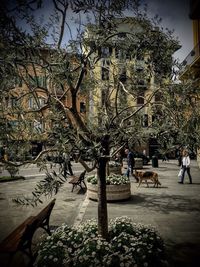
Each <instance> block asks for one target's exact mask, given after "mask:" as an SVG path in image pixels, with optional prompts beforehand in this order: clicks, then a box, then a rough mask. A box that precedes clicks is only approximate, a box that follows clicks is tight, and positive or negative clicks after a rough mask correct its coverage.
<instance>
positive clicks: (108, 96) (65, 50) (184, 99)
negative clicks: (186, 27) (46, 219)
mask: <svg viewBox="0 0 200 267" xmlns="http://www.w3.org/2000/svg"><path fill="white" fill-rule="evenodd" d="M48 3H49V6H48V12H47V11H46V12H45V13H44V12H43V11H44V9H45V8H47V6H46V2H45V1H42V0H37V1H36V0H35V1H16V3H15V4H11V5H9V4H8V3H6V2H5V1H3V2H2V3H1V13H0V20H1V23H0V37H1V42H0V77H1V84H0V99H1V106H0V127H1V129H3V130H1V135H0V140H1V144H6V145H7V146H8V153H9V155H10V160H9V161H8V162H4V163H6V164H10V165H13V166H20V165H22V164H28V163H38V164H42V166H43V168H45V165H46V164H47V163H48V162H47V156H49V155H50V154H52V153H54V152H56V153H58V154H59V155H62V154H63V153H64V152H65V153H68V154H70V155H71V154H73V153H74V152H77V151H79V161H80V162H81V163H82V164H83V166H84V168H86V170H87V171H90V170H92V169H94V168H97V169H98V174H99V177H100V178H99V179H100V181H101V182H102V183H101V185H102V187H101V189H100V192H101V194H104V195H103V198H102V199H103V201H102V202H101V201H100V204H102V206H101V208H102V207H103V209H104V212H107V211H106V205H105V203H106V201H105V199H106V195H105V190H104V189H105V187H104V185H105V183H104V182H105V169H104V168H105V163H106V161H107V160H108V158H109V156H111V155H110V154H111V153H110V150H112V151H114V153H116V151H118V150H119V149H120V148H122V147H123V146H125V145H135V144H140V143H141V142H142V141H144V140H148V138H149V137H150V136H154V137H157V138H158V140H159V141H160V142H161V144H163V146H164V147H165V146H166V144H167V146H173V145H174V144H184V145H185V144H187V145H192V146H194V145H195V146H196V147H197V146H199V111H198V109H196V105H197V102H195V103H194V102H193V96H194V95H195V99H198V93H199V92H198V90H199V89H197V88H196V87H194V86H193V83H192V82H191V83H190V84H189V85H182V84H171V83H172V80H171V79H172V76H173V73H172V67H173V64H174V62H173V58H172V54H173V53H174V52H175V51H176V49H178V48H179V42H178V40H177V39H176V38H175V37H174V36H173V32H172V31H170V30H164V29H163V28H162V27H161V26H160V22H161V20H160V18H159V17H158V16H155V17H154V18H152V19H149V18H148V16H147V9H146V7H144V8H141V3H140V1H137V0H135V1H126V0H124V1H114V0H113V1H105V0H99V1H96V0H84V1H81V0H79V1H67V0H52V1H50V2H48ZM127 9H129V11H131V12H132V13H131V15H132V16H133V18H127V17H126V13H125V11H126V10H127ZM42 13H44V15H43V16H42V15H41V14H42ZM119 21H120V23H124V22H127V21H128V24H129V26H130V29H131V30H129V31H127V32H126V31H124V30H118V25H119V24H118V22H119ZM138 25H140V29H142V30H136V31H135V29H136V28H137V27H139V26H138ZM85 26H87V27H85ZM88 30H89V33H92V34H89V35H86V32H87V31H88ZM113 46H114V47H115V51H123V53H124V55H125V57H126V58H125V59H123V66H122V67H123V68H125V69H126V67H127V59H131V58H138V60H140V59H142V58H143V59H144V58H145V60H144V62H143V63H144V66H145V68H144V69H143V71H140V72H136V71H135V70H134V66H132V71H131V66H129V69H130V71H129V73H127V74H126V76H123V75H124V70H125V69H123V68H121V69H120V67H119V64H117V63H116V62H115V63H113V62H112V61H110V63H109V64H112V67H113V68H112V72H111V73H110V77H112V79H111V80H106V81H104V82H102V80H101V79H100V78H99V77H97V76H95V68H96V67H97V66H99V65H98V64H99V62H101V60H102V59H103V58H104V55H103V54H102V50H101V49H102V47H108V48H109V47H110V48H111V47H113ZM146 55H148V56H146ZM130 62H131V61H130ZM119 70H120V71H121V72H119ZM152 78H153V79H154V81H155V83H154V86H153V87H152V88H151V90H150V91H149V93H148V95H147V96H146V97H145V99H144V101H143V104H142V105H139V106H138V105H136V104H135V103H136V100H137V97H138V94H140V95H142V94H143V93H144V88H143V87H140V86H138V80H141V79H148V83H149V82H150V80H151V79H152ZM128 81H129V82H128ZM136 81H137V82H136ZM96 88H99V89H100V88H102V92H103V91H104V98H103V97H102V95H101V96H100V95H99V94H98V92H97V90H96ZM183 92H184V93H183ZM158 93H160V94H161V95H162V98H161V101H160V102H159V101H157V102H155V101H153V100H154V98H155V96H156V94H158ZM91 96H92V97H93V99H98V98H102V99H103V101H102V103H101V104H100V102H98V104H96V106H95V105H94V106H95V109H96V112H94V113H93V114H91V113H90V110H89V108H90V107H91V106H90V105H91V103H90V99H91ZM141 97H142V96H141ZM82 99H84V100H86V102H85V104H86V106H85V107H86V114H87V116H85V111H84V112H81V111H80V109H79V106H78V103H80V102H81V100H82ZM195 101H196V100H195ZM191 103H192V105H193V107H195V111H193V112H190V111H188V107H191ZM146 108H150V109H151V114H152V115H153V116H154V121H152V122H151V123H150V124H149V125H148V126H147V127H146V128H144V127H143V126H142V123H141V121H142V120H143V114H144V112H143V111H144V110H145V109H146ZM88 114H89V115H92V117H91V116H90V119H89V120H88V119H87V117H89V116H88ZM191 122H192V123H191ZM191 133H192V136H191ZM164 140H166V142H164ZM33 141H37V142H39V143H42V144H43V149H42V151H41V152H40V153H39V155H37V156H36V157H35V158H34V159H27V154H29V153H30V150H31V142H33ZM88 148H89V149H88ZM85 149H87V150H88V151H89V153H90V156H91V157H92V158H93V159H94V166H93V167H92V168H91V167H89V166H87V164H86V163H85V162H83V159H82V154H83V152H84V150H85ZM39 162H40V163H39ZM102 166H103V167H102ZM101 167H102V168H101ZM63 182H64V180H63V178H62V176H61V174H56V173H54V174H53V175H52V174H50V173H49V172H48V169H47V177H46V178H45V180H43V181H41V182H40V183H39V184H38V185H37V186H36V188H35V191H34V192H33V198H32V200H31V201H32V203H37V201H42V200H41V195H42V194H44V195H47V194H48V193H50V194H52V193H56V192H57V191H58V189H59V186H61V185H62V184H63ZM47 185H48V186H47ZM44 186H45V187H46V189H45V190H43V187H44ZM102 188H103V190H102ZM47 189H48V190H47ZM100 198H101V196H100ZM26 200H27V201H28V203H29V202H30V199H27V198H26ZM18 202H23V203H25V200H20V201H19V200H18ZM101 208H100V210H101ZM102 214H104V215H105V213H102ZM105 218H106V216H104V218H102V220H104V219H105ZM106 220H107V219H106ZM104 227H105V225H104ZM102 231H103V230H102Z"/></svg>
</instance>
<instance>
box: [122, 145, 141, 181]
mask: <svg viewBox="0 0 200 267" xmlns="http://www.w3.org/2000/svg"><path fill="white" fill-rule="evenodd" d="M125 154H126V155H127V165H128V168H127V172H126V176H127V177H129V176H130V174H131V175H132V176H134V177H135V179H136V181H137V182H138V178H137V177H136V176H135V175H133V169H134V166H135V159H134V154H133V152H132V151H130V150H129V149H128V148H127V149H125Z"/></svg>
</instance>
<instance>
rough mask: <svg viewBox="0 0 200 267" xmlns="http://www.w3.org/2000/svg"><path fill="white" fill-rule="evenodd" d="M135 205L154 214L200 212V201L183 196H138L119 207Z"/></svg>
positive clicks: (121, 203) (146, 194)
mask: <svg viewBox="0 0 200 267" xmlns="http://www.w3.org/2000/svg"><path fill="white" fill-rule="evenodd" d="M125 204H133V205H137V207H141V208H146V209H148V210H149V211H152V212H162V213H163V214H169V213H171V212H176V211H178V212H200V200H199V199H191V197H187V196H183V195H173V196H172V195H158V196H157V195H152V194H148V193H145V194H141V193H140V194H137V195H132V196H131V198H130V199H129V200H126V201H123V202H119V203H118V205H125Z"/></svg>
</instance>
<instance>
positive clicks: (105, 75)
mask: <svg viewBox="0 0 200 267" xmlns="http://www.w3.org/2000/svg"><path fill="white" fill-rule="evenodd" d="M101 79H102V80H103V81H108V80H109V69H108V68H105V67H102V68H101Z"/></svg>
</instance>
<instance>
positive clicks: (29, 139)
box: [0, 47, 86, 156]
mask: <svg viewBox="0 0 200 267" xmlns="http://www.w3.org/2000/svg"><path fill="white" fill-rule="evenodd" d="M1 49H4V48H3V47H1ZM11 53H13V55H15V58H16V64H15V67H14V68H13V70H12V73H10V79H8V82H7V84H6V85H5V90H3V94H2V95H1V110H0V117H1V122H2V127H4V129H5V135H3V131H2V132H1V143H0V145H6V146H7V147H10V146H11V145H12V143H15V144H16V143H17V144H18V147H19V146H20V144H21V143H23V145H24V144H25V143H26V144H27V148H26V153H27V151H30V154H32V156H36V155H37V154H38V153H39V152H40V151H41V150H42V148H43V146H44V145H45V144H48V145H53V143H52V144H51V142H52V141H51V138H49V136H50V135H49V133H51V132H52V129H53V127H54V126H55V124H56V120H59V121H60V122H62V125H63V127H66V125H68V124H69V120H70V115H69V114H67V113H65V112H63V111H62V110H64V109H65V108H66V110H67V109H70V107H71V101H72V100H71V96H70V93H69V90H68V87H67V86H68V85H67V83H66V82H65V80H64V78H63V79H62V77H60V76H59V75H58V74H57V72H56V71H54V69H53V68H54V67H55V70H56V68H58V67H59V66H58V65H59V60H58V58H56V60H55V63H54V56H56V57H58V56H57V53H56V51H54V50H53V49H51V48H49V47H47V48H40V49H35V48H32V49H27V50H26V49H25V48H19V49H18V48H15V49H14V51H11ZM2 55H3V52H2ZM63 55H64V56H65V57H67V58H68V59H67V61H68V60H69V61H70V62H71V64H72V65H74V66H75V65H76V55H70V54H67V53H65V52H63ZM61 63H62V62H61ZM60 68H62V65H61V64H60ZM59 71H60V70H59ZM59 105H60V107H61V106H62V108H60V107H59ZM77 110H78V112H79V114H80V115H81V118H82V119H83V120H85V116H86V98H85V96H84V95H83V94H78V97H77ZM70 123H73V122H72V121H70ZM9 129H10V131H9ZM9 133H10V134H9ZM52 140H53V139H52ZM15 154H16V153H15Z"/></svg>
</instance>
